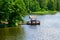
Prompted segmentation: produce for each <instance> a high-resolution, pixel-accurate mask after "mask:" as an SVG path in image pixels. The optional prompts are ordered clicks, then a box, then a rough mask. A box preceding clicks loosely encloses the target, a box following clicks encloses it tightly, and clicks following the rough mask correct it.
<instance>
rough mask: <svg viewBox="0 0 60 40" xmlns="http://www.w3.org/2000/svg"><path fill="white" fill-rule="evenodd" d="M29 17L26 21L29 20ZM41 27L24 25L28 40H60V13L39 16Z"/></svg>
mask: <svg viewBox="0 0 60 40" xmlns="http://www.w3.org/2000/svg"><path fill="white" fill-rule="evenodd" d="M28 16H29V15H27V16H26V18H25V20H29V18H28ZM37 19H38V20H40V22H41V25H40V26H39V25H37V26H28V25H22V26H23V27H24V29H25V36H26V40H60V13H57V14H55V15H43V16H41V15H39V17H38V18H37Z"/></svg>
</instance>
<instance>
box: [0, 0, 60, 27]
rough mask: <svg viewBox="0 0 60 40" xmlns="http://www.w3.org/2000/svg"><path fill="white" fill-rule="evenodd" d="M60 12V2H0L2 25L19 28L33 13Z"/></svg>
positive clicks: (14, 0)
mask: <svg viewBox="0 0 60 40" xmlns="http://www.w3.org/2000/svg"><path fill="white" fill-rule="evenodd" d="M38 11H39V12H40V11H41V12H44V11H60V0H0V24H2V22H3V21H7V22H8V26H9V27H11V26H13V27H14V26H17V25H18V23H19V21H23V17H24V16H25V15H27V14H29V13H31V12H38Z"/></svg>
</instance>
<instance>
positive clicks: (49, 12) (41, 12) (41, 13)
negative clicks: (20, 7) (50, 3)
mask: <svg viewBox="0 0 60 40" xmlns="http://www.w3.org/2000/svg"><path fill="white" fill-rule="evenodd" d="M56 12H57V11H39V12H32V13H31V14H36V15H46V14H55V13H56Z"/></svg>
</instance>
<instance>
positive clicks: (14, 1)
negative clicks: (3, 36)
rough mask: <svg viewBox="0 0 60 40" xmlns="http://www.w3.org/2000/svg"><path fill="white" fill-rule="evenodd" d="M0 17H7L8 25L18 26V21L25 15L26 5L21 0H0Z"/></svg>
mask: <svg viewBox="0 0 60 40" xmlns="http://www.w3.org/2000/svg"><path fill="white" fill-rule="evenodd" d="M1 2H2V3H1V7H0V9H1V10H0V14H1V17H2V18H1V19H0V20H3V19H4V20H5V19H7V22H8V26H10V27H11V26H13V27H14V26H18V22H19V21H23V19H22V17H24V16H25V15H26V7H25V4H24V2H23V0H5V1H4V0H1Z"/></svg>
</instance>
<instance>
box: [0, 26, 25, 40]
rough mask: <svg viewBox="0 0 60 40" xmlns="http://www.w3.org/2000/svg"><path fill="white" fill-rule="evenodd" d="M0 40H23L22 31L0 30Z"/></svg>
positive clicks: (21, 29) (12, 29) (19, 29)
mask: <svg viewBox="0 0 60 40" xmlns="http://www.w3.org/2000/svg"><path fill="white" fill-rule="evenodd" d="M0 40H24V29H23V28H21V27H20V28H0Z"/></svg>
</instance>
